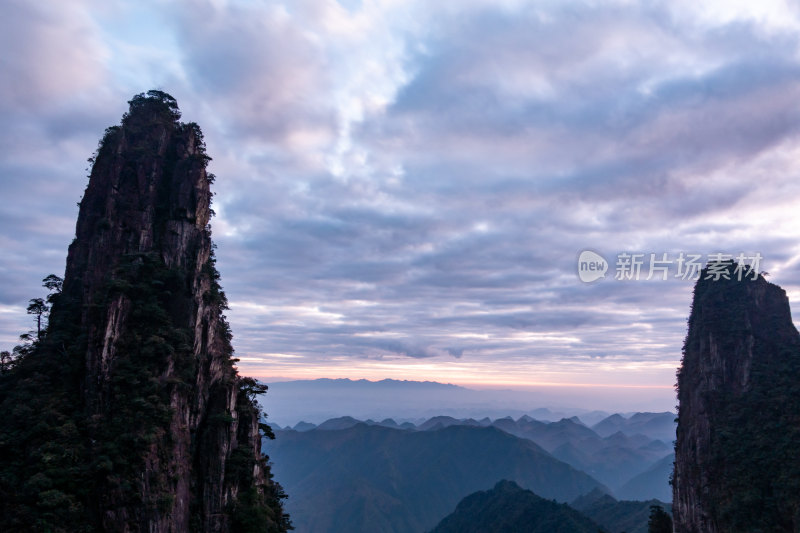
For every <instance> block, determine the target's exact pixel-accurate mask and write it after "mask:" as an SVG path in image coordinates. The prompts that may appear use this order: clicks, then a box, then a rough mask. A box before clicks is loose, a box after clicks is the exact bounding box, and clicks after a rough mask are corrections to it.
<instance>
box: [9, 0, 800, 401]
mask: <svg viewBox="0 0 800 533" xmlns="http://www.w3.org/2000/svg"><path fill="white" fill-rule="evenodd" d="M0 47H2V50H3V53H2V54H1V55H0V126H2V127H0V197H1V198H2V201H1V202H0V225H1V227H2V232H0V248H1V249H2V251H3V253H2V257H1V258H0V274H2V275H0V347H2V348H3V349H10V348H11V347H12V346H13V345H14V344H15V342H16V339H17V336H18V335H19V334H20V333H23V332H24V331H27V330H29V329H30V328H31V327H32V325H33V322H32V317H30V316H28V315H26V314H25V307H26V305H27V301H28V300H29V299H30V298H35V297H41V296H43V295H44V289H42V288H41V286H40V284H41V279H42V278H43V277H44V276H45V275H47V274H49V273H56V274H62V273H63V271H64V265H65V258H66V250H67V246H68V244H69V242H70V241H71V240H72V238H73V237H74V229H75V220H76V217H77V206H76V202H78V201H79V200H80V197H81V194H82V192H83V189H84V188H85V186H86V182H87V175H88V170H87V167H88V165H89V163H87V161H86V160H87V158H88V157H90V156H91V155H92V153H93V152H94V150H95V148H96V147H97V142H98V140H99V139H100V137H101V136H102V133H103V131H104V129H105V128H106V127H108V126H111V125H114V124H118V123H119V120H120V118H121V116H122V113H124V112H125V111H126V109H127V103H126V102H127V100H129V99H130V98H131V97H132V96H133V95H135V94H137V93H140V92H143V91H147V90H149V89H154V88H157V89H161V90H164V91H166V92H168V93H170V94H171V95H173V96H174V97H175V98H176V99H177V100H178V103H179V105H180V107H181V110H182V112H183V119H184V120H186V121H195V122H197V123H199V124H200V126H201V128H202V129H203V131H204V133H205V138H206V142H207V145H208V153H209V154H210V155H211V156H212V157H213V161H212V162H211V163H210V166H209V170H210V171H211V172H213V173H214V174H215V175H216V176H217V180H216V183H215V185H214V188H215V193H216V196H215V198H214V202H215V203H214V209H215V211H216V213H217V216H216V217H215V218H214V220H213V221H212V227H213V232H214V239H215V242H216V243H217V245H218V249H217V256H218V268H219V270H220V272H221V274H222V282H223V286H224V288H225V290H226V292H227V294H228V297H229V300H230V307H231V308H230V311H229V312H228V319H229V321H230V323H231V326H232V329H233V332H234V346H235V349H236V353H237V357H239V358H240V363H239V368H240V371H241V372H242V373H243V374H247V375H253V376H257V377H261V378H265V379H273V380H274V379H279V378H282V379H312V378H319V377H332V378H353V379H356V378H367V379H373V380H374V379H383V378H394V379H409V380H436V381H442V382H449V383H457V384H462V385H468V386H474V387H507V388H521V389H526V388H528V389H531V388H539V389H542V388H545V389H546V388H548V387H549V388H552V389H553V390H562V389H563V388H564V387H572V388H582V389H585V390H587V391H590V392H591V393H592V394H594V397H595V398H596V402H597V405H598V406H602V405H603V402H604V398H605V399H608V398H612V397H616V398H619V397H621V395H624V396H625V397H626V398H631V401H632V402H635V401H637V398H638V399H641V400H642V401H644V400H645V399H647V400H648V401H649V400H652V399H653V398H658V400H659V402H662V404H663V405H664V407H665V408H669V407H672V406H674V390H673V385H674V382H675V370H676V368H677V366H678V364H679V362H680V356H681V346H682V343H683V338H684V336H685V333H686V318H687V316H688V313H689V304H690V301H691V291H692V286H693V282H692V280H691V276H689V279H683V277H682V276H681V271H680V270H679V268H680V265H679V263H678V258H679V257H688V255H687V254H695V256H696V257H700V258H701V259H700V260H701V261H703V262H705V260H707V259H708V258H709V257H710V256H711V255H713V254H718V253H723V254H731V255H733V256H736V255H738V254H743V255H742V257H743V258H744V259H745V260H746V261H747V260H749V261H750V262H751V263H753V262H758V264H757V265H756V266H757V267H758V270H764V271H767V272H769V278H768V279H769V280H770V281H772V282H774V283H777V284H779V285H781V286H782V287H783V288H784V289H786V291H787V293H788V295H789V298H790V300H791V301H792V302H793V306H794V307H793V310H794V311H795V313H796V312H797V307H796V305H797V302H798V301H800V239H799V238H798V237H800V217H798V216H797V209H798V206H799V204H798V198H800V179H798V178H799V177H800V176H798V174H800V172H799V170H798V169H799V168H800V167H799V166H798V163H797V162H798V161H800V136H799V135H798V134H799V133H800V120H798V119H800V108H798V102H800V8H798V4H796V3H791V2H783V1H778V0H772V1H770V0H764V1H760V2H752V1H730V0H725V1H722V0H719V1H709V2H696V1H683V0H664V1H658V0H652V1H642V2H633V1H607V2H596V1H537V2H534V1H528V2H525V1H515V0H502V1H497V0H493V1H484V0H455V1H449V0H442V1H438V2H430V1H425V0H423V1H402V2H401V1H397V0H374V1H371V0H362V1H359V0H347V1H345V0H340V1H338V2H337V1H336V0H298V1H292V2H280V1H275V2H272V1H262V2H256V1H253V2H248V1H233V0H208V1H204V0H196V1H192V2H187V1H169V2H167V1H157V0H143V1H139V2H135V3H134V2H114V1H99V0H98V1H95V0H75V1H71V2H28V1H24V0H6V1H4V2H3V3H2V6H0ZM585 250H590V251H592V252H594V253H596V254H599V256H600V257H601V258H603V260H605V261H606V267H607V272H606V274H605V277H603V278H600V279H598V280H596V281H594V282H592V283H585V282H583V281H582V280H581V278H580V277H579V275H578V257H579V256H580V254H581V252H583V251H585ZM620 254H628V255H627V256H626V255H620ZM634 254H642V255H641V256H638V255H634ZM650 254H656V255H655V258H657V259H661V260H666V262H661V263H658V264H655V263H654V266H658V265H660V266H663V267H664V268H665V269H666V270H663V271H659V270H657V269H656V270H654V274H655V275H653V276H650V277H652V278H653V279H649V280H647V279H645V278H647V277H648V275H647V274H649V266H650V260H649V259H650ZM663 254H667V255H666V256H664V255H663ZM681 254H684V256H681ZM630 256H632V257H634V262H636V261H637V260H638V259H637V258H639V257H641V258H642V262H643V266H642V274H641V275H640V276H638V278H639V279H636V276H630V277H632V278H633V279H616V278H617V277H619V276H618V274H620V275H621V274H622V273H625V272H624V271H623V270H618V268H617V263H618V262H619V263H620V264H623V263H624V261H625V259H624V258H626V257H630ZM757 257H759V258H760V259H758V260H757V261H756V259H755V258H757ZM662 272H663V274H665V275H666V277H667V280H663V279H661V278H662V277H663V276H662ZM628 273H630V272H628ZM590 396H591V394H590Z"/></svg>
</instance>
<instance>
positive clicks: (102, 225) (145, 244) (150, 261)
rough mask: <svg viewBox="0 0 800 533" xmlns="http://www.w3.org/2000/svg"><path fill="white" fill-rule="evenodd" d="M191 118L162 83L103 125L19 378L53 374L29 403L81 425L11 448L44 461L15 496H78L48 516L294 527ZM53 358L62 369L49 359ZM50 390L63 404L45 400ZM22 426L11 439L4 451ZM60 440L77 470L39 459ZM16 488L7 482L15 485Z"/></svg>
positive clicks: (73, 525) (36, 501)
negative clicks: (229, 287) (240, 340)
mask: <svg viewBox="0 0 800 533" xmlns="http://www.w3.org/2000/svg"><path fill="white" fill-rule="evenodd" d="M179 117H180V115H179V112H178V108H177V104H176V103H175V100H174V99H172V97H170V96H169V95H167V94H165V93H161V92H159V91H151V92H150V93H148V94H147V95H144V94H143V95H138V96H136V97H135V98H134V99H133V100H132V101H131V102H130V110H129V112H128V113H127V114H126V115H125V116H124V117H123V121H122V125H121V126H116V127H112V128H109V129H108V130H107V131H106V134H105V136H104V138H103V140H102V141H101V143H100V146H99V148H98V151H97V154H96V158H95V160H94V165H93V168H92V172H91V176H90V181H89V185H88V187H87V189H86V192H85V195H84V197H83V199H82V201H81V203H80V214H79V216H78V223H77V229H76V238H75V240H74V241H73V243H72V245H71V246H70V249H69V255H68V258H67V268H66V274H65V277H64V281H63V289H62V291H61V293H60V294H57V295H55V296H56V297H55V298H53V299H54V300H55V301H54V303H53V310H52V314H51V319H50V327H49V328H48V330H47V332H46V335H44V336H43V338H42V339H40V340H39V341H38V342H37V343H35V344H34V346H32V347H31V348H29V350H28V351H29V352H30V353H29V354H27V355H26V356H25V357H24V358H22V359H23V360H21V361H19V362H18V364H17V366H16V368H15V369H14V371H15V372H17V373H18V374H20V376H17V380H16V381H20V380H21V379H23V378H22V377H21V375H22V374H24V373H26V372H27V373H30V374H31V375H33V376H41V375H45V376H46V377H47V383H48V384H47V386H46V389H47V390H40V391H39V394H40V396H39V397H36V396H34V397H33V398H32V399H31V400H30V402H33V403H36V402H41V403H45V404H47V405H50V406H51V407H50V408H51V409H52V410H53V411H54V416H57V417H60V418H59V419H66V420H67V421H68V422H69V424H68V425H69V426H70V430H69V431H70V432H71V433H70V435H68V436H67V437H64V436H63V435H62V434H61V433H63V431H64V430H63V427H61V426H59V428H57V429H56V430H55V432H56V433H58V434H56V435H52V436H51V437H50V440H49V442H48V441H47V440H46V437H44V436H41V437H39V436H37V435H30V436H29V437H28V438H27V439H26V441H27V442H26V444H25V445H24V446H23V447H24V448H26V449H24V450H22V451H21V452H15V453H17V455H18V456H19V459H20V461H27V462H29V463H32V464H33V467H20V468H21V469H22V470H20V471H17V472H11V473H10V474H14V475H15V476H16V477H17V478H24V477H31V476H36V475H37V474H40V473H41V471H47V473H46V477H47V479H46V480H43V481H42V483H43V484H44V485H45V486H46V487H45V488H46V490H44V491H42V490H39V488H38V487H34V490H36V491H37V492H36V493H35V494H33V493H31V495H29V496H27V495H19V496H18V498H19V499H21V500H20V501H18V502H17V503H18V504H19V505H20V507H18V508H24V506H28V507H29V508H30V509H29V511H30V513H31V514H32V515H37V514H38V515H42V514H43V513H44V514H46V513H45V511H44V510H43V507H42V505H43V503H42V499H43V497H45V499H46V496H47V490H50V491H53V490H55V491H57V494H55V496H57V497H58V498H59V499H62V500H63V502H62V504H66V505H67V507H69V506H70V505H71V506H72V507H70V509H71V510H69V509H68V510H64V509H61V510H51V511H50V512H51V513H52V514H53V516H54V519H53V520H52V522H53V524H50V523H44V524H43V525H42V528H43V529H45V530H46V529H47V528H48V527H50V528H51V530H56V531H57V530H60V529H59V528H64V529H63V530H66V531H84V530H85V531H94V530H102V531H115V532H127V531H131V532H133V531H147V532H150V533H156V532H182V531H209V532H211V531H214V532H217V531H219V532H223V531H232V530H235V531H284V530H285V529H286V527H287V526H288V518H287V517H286V516H284V515H283V513H282V510H281V506H280V499H281V497H282V492H281V490H280V487H279V486H278V485H277V484H275V483H273V482H272V481H271V475H270V473H269V467H268V465H267V463H266V461H265V458H263V457H262V455H261V433H260V431H259V414H260V413H259V410H258V407H257V405H256V404H255V401H254V400H255V395H256V393H257V392H259V391H260V390H259V386H258V385H257V384H256V383H255V381H253V380H251V379H246V378H241V377H240V376H238V374H237V372H236V369H235V367H234V362H235V360H234V359H232V348H231V344H230V339H231V334H230V330H229V328H228V325H227V323H226V321H225V317H224V315H223V314H222V313H223V311H224V309H225V308H226V301H225V295H224V293H223V292H222V291H221V289H220V286H219V283H218V279H219V275H218V274H217V271H216V269H215V267H214V258H213V252H212V244H211V233H210V228H209V226H208V223H209V218H210V216H211V209H210V199H211V194H210V190H209V185H210V183H211V182H212V181H213V176H211V175H209V174H208V173H207V172H206V163H207V161H208V160H209V157H208V156H207V155H206V153H205V145H204V143H203V137H202V133H201V132H200V129H199V127H198V126H197V125H196V124H183V123H180V122H179V120H178V119H179ZM45 358H50V359H51V363H52V361H58V364H57V365H52V364H51V365H49V366H51V367H52V368H59V370H58V371H57V372H55V371H54V370H52V369H51V370H48V369H47V367H46V366H42V364H41V363H37V360H39V361H41V360H42V359H45ZM34 367H35V368H34ZM13 386H14V385H13V384H11V383H10V382H9V383H7V384H6V385H5V387H6V390H5V391H2V390H0V400H5V401H6V402H10V401H11V400H12V399H13V398H14V395H15V394H16V395H19V394H22V393H21V392H20V390H22V389H24V387H18V390H16V391H14V390H13ZM9 391H10V392H9ZM4 392H5V395H4V394H3V393H4ZM25 394H33V393H31V392H30V391H29V392H26V393H25ZM53 394H56V395H58V396H60V397H61V398H62V400H61V402H62V403H57V402H56V401H55V400H53V399H52V398H47V399H45V400H43V399H42V396H45V397H46V396H47V395H53ZM30 402H29V403H30ZM64 402H66V405H65V403H64ZM16 423H17V424H22V423H23V422H22V421H21V420H17V421H16ZM0 429H7V431H6V432H5V433H2V432H0V435H2V434H6V435H7V434H10V433H9V432H10V431H12V430H13V428H11V429H9V428H0ZM262 429H266V428H263V426H262ZM59 431H60V432H61V433H59ZM13 441H14V439H13V438H7V439H4V440H0V451H3V446H4V445H7V447H8V448H10V447H11V445H12V444H14V442H13ZM61 441H64V442H61ZM48 444H53V445H55V446H57V447H60V448H61V449H63V450H65V451H66V452H67V453H68V454H70V455H71V456H72V459H69V458H68V459H63V458H61V459H59V461H60V462H62V463H64V464H63V467H64V468H66V469H71V470H72V473H73V476H74V478H75V479H77V480H79V482H77V483H76V482H70V481H69V480H61V479H55V478H56V477H57V474H55V473H50V472H49V470H48V469H47V467H46V466H45V465H43V464H41V465H40V468H39V471H37V470H36V464H37V461H39V462H41V460H42V457H41V454H42V451H41V450H42V448H47V447H48ZM25 468H28V470H25ZM0 474H2V472H0ZM10 474H9V475H10ZM0 477H2V476H0ZM7 479H8V476H7ZM0 486H2V481H0ZM4 488H5V490H2V489H0V490H2V492H4V493H5V494H3V493H0V497H2V496H8V497H10V498H12V499H13V498H15V497H17V496H12V495H11V494H10V491H11V490H13V489H12V488H9V487H8V486H6V487H4ZM48 488H49V489H48ZM51 496H53V495H52V494H51ZM25 498H27V499H25ZM45 504H46V502H45ZM45 507H46V505H45ZM65 513H66V514H65ZM59 517H60V518H59ZM64 521H66V522H67V523H66V524H65V523H64ZM57 522H61V523H60V524H58V523H57ZM6 525H8V526H9V527H16V526H14V525H13V524H10V523H8V524H6Z"/></svg>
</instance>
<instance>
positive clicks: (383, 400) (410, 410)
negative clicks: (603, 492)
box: [264, 379, 674, 442]
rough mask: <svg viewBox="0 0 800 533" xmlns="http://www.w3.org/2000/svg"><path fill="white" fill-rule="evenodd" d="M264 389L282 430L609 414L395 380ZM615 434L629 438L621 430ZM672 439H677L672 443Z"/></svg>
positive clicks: (552, 400) (569, 400) (544, 393)
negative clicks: (347, 421) (351, 421)
mask: <svg viewBox="0 0 800 533" xmlns="http://www.w3.org/2000/svg"><path fill="white" fill-rule="evenodd" d="M265 383H266V384H267V385H268V386H269V393H268V394H267V397H266V398H265V401H264V405H265V406H266V408H267V411H268V412H269V414H270V421H271V422H273V423H276V424H278V425H280V426H281V427H285V426H287V425H289V426H293V425H295V424H296V423H297V422H299V421H301V420H303V421H306V422H311V423H314V424H319V423H321V422H322V421H324V420H328V419H330V418H335V417H338V416H342V415H350V416H353V417H355V418H358V419H360V420H366V419H369V418H371V419H373V420H383V419H385V418H387V417H392V418H394V419H395V420H397V421H398V422H400V423H402V422H405V421H412V422H414V423H419V422H420V421H424V420H427V419H429V418H431V417H432V416H436V415H448V416H452V417H454V418H458V419H461V418H474V419H481V418H485V417H489V418H492V419H495V418H500V417H503V416H509V415H510V416H513V417H514V418H519V417H520V416H523V415H528V416H530V417H532V418H535V419H537V420H544V421H551V422H555V421H558V420H561V419H562V418H570V417H574V416H578V417H580V421H581V422H582V423H583V424H585V425H587V426H589V427H591V426H593V425H595V424H597V423H598V422H600V421H602V420H603V419H605V418H607V417H608V416H609V415H610V414H611V412H606V411H602V410H588V409H580V408H573V407H553V406H558V405H560V406H564V405H575V404H576V403H577V404H578V405H580V401H581V399H580V396H573V395H571V394H570V393H566V392H562V393H561V396H555V393H554V392H553V391H552V390H551V389H542V390H539V391H520V390H475V389H470V388H467V387H462V386H458V385H451V384H445V383H438V382H432V381H401V380H392V379H384V380H381V381H369V380H364V379H361V380H350V379H315V380H296V381H280V380H272V381H270V380H266V382H265ZM576 394H577V393H576ZM548 406H549V407H548ZM672 418H674V415H672ZM617 429H618V430H620V431H623V433H625V432H626V431H625V429H623V428H617ZM615 432H616V431H612V432H611V433H615ZM603 436H606V435H603ZM673 438H674V433H673V435H672V436H671V437H669V442H671V440H672V439H673Z"/></svg>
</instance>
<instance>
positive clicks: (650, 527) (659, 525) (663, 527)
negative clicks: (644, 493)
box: [647, 505, 672, 533]
mask: <svg viewBox="0 0 800 533" xmlns="http://www.w3.org/2000/svg"><path fill="white" fill-rule="evenodd" d="M647 532H648V533H672V518H671V517H670V516H669V514H668V513H667V512H666V511H665V510H664V509H663V508H662V507H661V506H660V505H651V506H650V519H649V520H648V521H647Z"/></svg>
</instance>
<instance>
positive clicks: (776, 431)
mask: <svg viewBox="0 0 800 533" xmlns="http://www.w3.org/2000/svg"><path fill="white" fill-rule="evenodd" d="M725 271H726V273H727V278H728V279H725V278H724V277H723V278H721V279H718V280H716V281H715V280H713V279H705V276H706V273H707V271H704V272H703V276H701V279H700V281H698V283H697V285H696V287H695V290H694V299H693V302H692V312H691V316H690V318H689V332H688V334H687V337H686V342H685V345H684V355H683V361H682V367H681V369H680V371H679V373H678V396H679V401H680V406H679V421H678V440H677V442H676V464H675V477H674V491H675V497H674V500H673V505H674V511H675V522H676V523H675V526H676V531H678V532H684V531H688V532H694V531H704V532H705V531H708V532H712V533H713V532H717V531H719V532H726V533H737V532H749V533H753V532H767V531H769V532H778V531H786V532H792V531H797V528H798V527H800V454H798V453H797V443H798V442H800V335H798V332H797V330H796V329H795V327H794V325H793V323H792V320H791V313H790V310H789V303H788V299H787V298H786V293H785V292H784V291H783V290H782V289H781V288H780V287H778V286H776V285H773V284H771V283H768V282H767V281H766V280H765V279H764V278H763V276H756V275H755V273H753V272H750V271H745V273H744V274H745V275H744V276H742V279H741V280H739V279H738V277H739V276H738V275H737V271H736V266H735V265H734V264H733V263H729V264H728V265H727V267H726V269H725ZM754 278H755V279H754Z"/></svg>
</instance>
